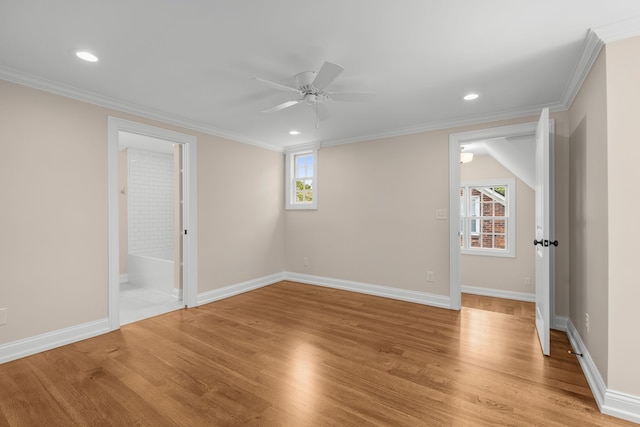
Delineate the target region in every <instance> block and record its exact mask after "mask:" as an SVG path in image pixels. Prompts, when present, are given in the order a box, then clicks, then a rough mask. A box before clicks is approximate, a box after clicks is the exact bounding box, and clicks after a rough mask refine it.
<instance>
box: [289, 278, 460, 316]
mask: <svg viewBox="0 0 640 427" xmlns="http://www.w3.org/2000/svg"><path fill="white" fill-rule="evenodd" d="M284 276H285V280H291V281H294V282H300V283H307V284H309V285H317V286H324V287H327V288H334V289H341V290H344V291H351V292H359V293H361V294H367V295H375V296H379V297H385V298H392V299H397V300H402V301H408V302H415V303H418V304H424V305H431V306H435V307H440V308H451V300H450V298H449V296H444V295H435V294H429V293H426V292H417V291H410V290H406V289H397V288H390V287H387V286H380V285H371V284H368V283H361V282H352V281H350V280H341V279H332V278H329V277H321V276H312V275H309V274H300V273H291V272H285V273H284Z"/></svg>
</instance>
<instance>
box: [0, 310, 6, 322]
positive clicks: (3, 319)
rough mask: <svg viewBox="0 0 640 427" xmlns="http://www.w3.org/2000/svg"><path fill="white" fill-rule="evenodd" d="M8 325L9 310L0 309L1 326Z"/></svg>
mask: <svg viewBox="0 0 640 427" xmlns="http://www.w3.org/2000/svg"><path fill="white" fill-rule="evenodd" d="M6 324H7V309H6V308H0V325H6Z"/></svg>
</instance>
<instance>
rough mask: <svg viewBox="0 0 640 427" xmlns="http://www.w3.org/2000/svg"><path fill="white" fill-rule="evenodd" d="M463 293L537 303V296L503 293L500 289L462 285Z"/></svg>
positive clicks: (511, 292) (510, 292)
mask: <svg viewBox="0 0 640 427" xmlns="http://www.w3.org/2000/svg"><path fill="white" fill-rule="evenodd" d="M461 288H462V292H463V293H465V294H473V295H482V296H485V297H494V298H504V299H512V300H515V301H525V302H536V294H527V293H524V292H513V291H503V290H500V289H490V288H479V287H477V286H467V285H462V286H461Z"/></svg>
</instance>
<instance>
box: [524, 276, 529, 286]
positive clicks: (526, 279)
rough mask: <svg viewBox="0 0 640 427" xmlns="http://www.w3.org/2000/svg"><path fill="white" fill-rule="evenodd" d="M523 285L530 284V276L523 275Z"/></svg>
mask: <svg viewBox="0 0 640 427" xmlns="http://www.w3.org/2000/svg"><path fill="white" fill-rule="evenodd" d="M524 285H525V286H531V277H525V278H524Z"/></svg>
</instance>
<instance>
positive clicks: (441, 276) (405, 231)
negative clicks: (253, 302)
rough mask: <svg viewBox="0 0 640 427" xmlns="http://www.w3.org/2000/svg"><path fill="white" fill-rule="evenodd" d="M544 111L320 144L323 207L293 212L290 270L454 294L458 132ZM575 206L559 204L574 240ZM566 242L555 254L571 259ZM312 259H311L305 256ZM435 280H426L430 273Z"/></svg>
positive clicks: (560, 296)
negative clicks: (453, 161)
mask: <svg viewBox="0 0 640 427" xmlns="http://www.w3.org/2000/svg"><path fill="white" fill-rule="evenodd" d="M552 117H553V118H554V119H555V123H556V138H555V139H556V156H557V159H556V160H557V161H556V165H555V170H556V186H557V188H558V193H559V196H560V197H562V196H563V195H566V193H567V191H568V190H567V188H568V183H566V182H565V180H566V179H567V178H568V175H565V173H564V172H563V171H564V170H566V160H567V157H568V155H567V152H568V147H567V145H568V137H567V135H568V115H567V114H566V113H555V114H553V115H552ZM537 120H538V118H537V117H525V118H521V119H517V120H507V121H500V122H492V123H485V124H482V125H475V126H465V127H457V128H451V129H445V130H440V131H432V132H424V133H419V134H414V135H405V136H399V137H394V138H385V139H379V140H373V141H366V142H361V143H355V144H348V145H339V146H332V147H325V148H321V149H320V150H319V152H318V153H319V154H318V159H319V164H318V169H319V180H320V183H319V189H318V206H319V209H318V210H317V211H287V212H286V244H285V247H286V264H285V266H286V269H287V271H291V272H296V273H302V274H311V275H317V276H323V277H329V278H335V279H343V280H352V281H356V282H363V283H370V284H375V285H384V286H389V287H392V288H400V289H409V290H415V291H421V292H428V293H432V294H437V295H449V222H448V221H441V220H436V219H435V210H436V209H438V208H446V209H448V207H449V166H448V162H449V157H448V156H449V154H448V153H449V135H450V134H451V133H458V132H465V131H470V130H477V129H486V128H492V127H499V126H507V125H511V124H517V123H529V122H535V121H537ZM566 209H567V205H566V204H564V203H559V204H557V206H556V225H557V228H558V232H557V233H556V235H557V236H559V237H558V239H559V240H561V241H563V240H564V241H566V240H568V239H567V236H568V234H566V229H567V227H568V224H567V220H568V214H567V213H566V211H563V210H566ZM568 248H569V247H568V245H567V244H561V245H560V246H559V247H558V248H557V250H556V257H557V259H560V260H562V261H564V260H566V259H567V258H568V251H569V249H568ZM304 257H308V258H309V261H310V262H309V264H310V265H309V266H306V267H305V266H303V258H304ZM427 271H433V272H434V273H435V282H434V283H428V282H426V272H427ZM567 271H568V263H566V262H559V263H558V264H557V265H556V293H555V294H556V313H557V314H558V315H561V316H568V313H569V301H568V290H567V289H566V287H567V286H568V272H567Z"/></svg>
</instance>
